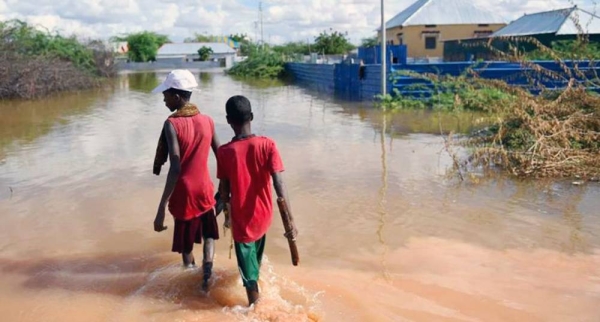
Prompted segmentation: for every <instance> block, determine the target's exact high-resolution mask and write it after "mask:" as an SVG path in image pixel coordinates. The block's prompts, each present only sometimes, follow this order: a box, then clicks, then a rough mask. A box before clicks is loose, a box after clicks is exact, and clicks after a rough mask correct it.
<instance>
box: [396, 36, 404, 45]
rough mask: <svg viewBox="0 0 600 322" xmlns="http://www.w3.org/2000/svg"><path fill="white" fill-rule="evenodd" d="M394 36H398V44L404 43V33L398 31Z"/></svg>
mask: <svg viewBox="0 0 600 322" xmlns="http://www.w3.org/2000/svg"><path fill="white" fill-rule="evenodd" d="M396 38H398V45H404V34H402V33H399V34H397V35H396Z"/></svg>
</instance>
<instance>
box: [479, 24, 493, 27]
mask: <svg viewBox="0 0 600 322" xmlns="http://www.w3.org/2000/svg"><path fill="white" fill-rule="evenodd" d="M477 26H478V27H489V26H490V25H489V24H487V23H481V24H478V25H477Z"/></svg>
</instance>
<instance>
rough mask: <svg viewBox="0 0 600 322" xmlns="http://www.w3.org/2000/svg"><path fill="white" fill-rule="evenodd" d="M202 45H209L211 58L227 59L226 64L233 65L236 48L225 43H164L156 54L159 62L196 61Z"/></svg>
mask: <svg viewBox="0 0 600 322" xmlns="http://www.w3.org/2000/svg"><path fill="white" fill-rule="evenodd" d="M202 47H209V48H211V49H212V51H213V53H212V55H211V56H210V59H211V60H221V61H225V65H226V66H231V65H232V63H233V59H234V57H235V55H236V51H235V49H233V48H231V47H229V46H228V45H227V44H225V43H197V42H196V43H178V44H172V43H171V44H164V45H162V47H160V48H159V49H158V53H157V54H156V61H157V62H181V61H196V60H198V59H199V58H200V55H198V50H199V49H200V48H202Z"/></svg>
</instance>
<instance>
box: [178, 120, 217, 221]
mask: <svg viewBox="0 0 600 322" xmlns="http://www.w3.org/2000/svg"><path fill="white" fill-rule="evenodd" d="M169 122H171V124H172V125H173V127H174V128H175V131H176V133H177V141H178V143H179V150H180V157H181V174H180V175H179V179H178V181H177V185H176V186H175V190H174V191H173V195H172V196H171V198H170V200H169V211H170V212H171V213H172V214H173V215H174V216H175V217H176V218H177V219H180V220H189V219H192V218H195V217H197V216H198V215H200V214H203V213H205V212H207V211H208V210H210V209H211V208H212V207H213V206H214V198H213V194H214V187H213V184H212V181H211V179H210V174H209V171H208V154H209V152H210V148H211V143H212V139H213V133H214V123H213V120H212V119H211V118H210V117H209V116H207V115H202V114H197V115H194V116H191V117H172V118H169Z"/></svg>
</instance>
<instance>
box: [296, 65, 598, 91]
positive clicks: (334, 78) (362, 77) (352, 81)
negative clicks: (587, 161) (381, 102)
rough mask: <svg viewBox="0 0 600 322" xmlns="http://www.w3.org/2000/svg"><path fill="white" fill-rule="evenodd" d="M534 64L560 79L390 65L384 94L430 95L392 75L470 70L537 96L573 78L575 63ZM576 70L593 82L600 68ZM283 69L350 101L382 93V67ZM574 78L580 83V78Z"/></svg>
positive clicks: (424, 86)
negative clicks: (535, 93) (401, 72)
mask: <svg viewBox="0 0 600 322" xmlns="http://www.w3.org/2000/svg"><path fill="white" fill-rule="evenodd" d="M536 64H537V65H539V66H540V67H543V68H545V69H547V70H548V71H551V72H554V73H556V74H557V75H558V76H559V77H549V76H547V75H544V74H540V73H538V72H535V71H534V70H532V69H530V68H526V67H524V66H522V65H521V64H519V63H507V62H485V63H473V62H460V63H440V64H402V65H393V66H391V67H390V69H389V70H388V82H387V86H388V88H387V92H388V93H394V89H396V90H397V91H399V92H400V94H401V95H405V96H419V97H421V96H424V97H428V96H430V95H431V94H432V90H431V89H432V87H433V86H432V84H431V82H429V81H427V80H423V79H421V78H419V77H411V76H399V75H396V76H393V79H390V78H389V77H390V75H393V74H394V72H395V71H409V72H414V73H419V74H422V73H432V74H439V75H452V76H459V75H461V74H463V73H464V72H465V71H466V70H467V69H468V68H473V70H474V71H475V72H477V74H478V75H479V77H482V78H486V79H499V80H503V81H505V82H507V83H509V84H512V85H521V86H525V87H527V88H528V89H529V90H531V91H532V92H538V91H539V89H540V88H539V86H540V85H541V86H543V87H544V88H557V89H559V88H564V87H565V86H566V85H567V83H568V81H569V79H570V78H571V77H572V76H573V75H569V74H568V72H565V68H567V69H568V70H571V71H572V70H573V66H574V63H572V62H566V63H565V64H564V65H559V64H558V63H556V62H536ZM577 68H578V70H579V71H581V72H583V73H585V74H586V76H587V77H588V78H595V73H597V72H599V69H600V67H596V66H594V65H590V64H588V63H585V62H584V63H578V64H577ZM286 69H287V71H288V72H289V73H290V74H291V75H292V76H293V78H294V79H295V80H296V81H297V82H298V83H300V84H304V85H306V86H309V87H311V88H316V89H318V90H321V91H326V92H330V93H332V94H336V95H339V96H343V97H346V98H348V99H351V100H372V99H374V97H375V96H376V95H377V94H380V93H381V65H364V66H359V65H349V64H335V65H326V64H304V63H289V64H287V65H286ZM575 78H576V79H577V78H579V80H580V81H582V79H581V78H580V77H575ZM416 84H419V88H414V87H415V86H414V85H416ZM593 89H596V88H593Z"/></svg>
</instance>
